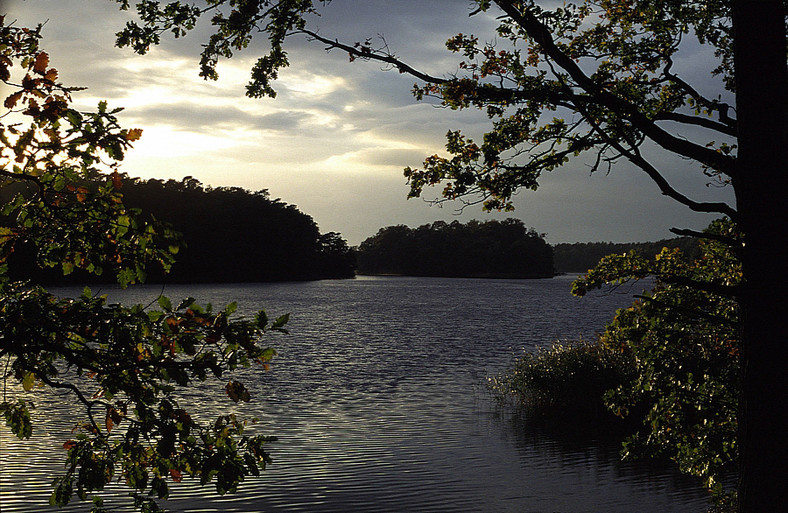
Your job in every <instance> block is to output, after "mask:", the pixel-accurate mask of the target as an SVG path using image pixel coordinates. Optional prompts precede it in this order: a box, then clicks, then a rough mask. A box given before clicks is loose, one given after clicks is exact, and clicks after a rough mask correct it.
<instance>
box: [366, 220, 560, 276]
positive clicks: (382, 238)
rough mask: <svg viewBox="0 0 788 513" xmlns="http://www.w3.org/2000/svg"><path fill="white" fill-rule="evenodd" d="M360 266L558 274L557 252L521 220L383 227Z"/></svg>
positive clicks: (392, 270)
mask: <svg viewBox="0 0 788 513" xmlns="http://www.w3.org/2000/svg"><path fill="white" fill-rule="evenodd" d="M358 266H359V272H360V273H362V274H405V275H411V276H455V277H456V276H460V277H474V276H476V277H491V276H495V277H510V278H511V277H517V278H544V277H550V276H553V253H552V249H551V248H550V246H549V245H548V244H547V243H546V242H545V241H544V238H543V235H540V234H538V233H537V232H536V231H535V230H533V229H527V228H526V227H525V225H524V224H523V222H522V221H520V220H518V219H507V220H505V221H502V222H499V221H486V222H484V223H480V222H478V221H470V222H468V223H467V224H461V223H459V222H458V221H454V222H452V223H450V224H447V223H445V222H443V221H436V222H434V223H432V224H426V225H423V226H420V227H418V228H414V229H411V228H408V227H407V226H401V225H400V226H390V227H387V228H382V229H381V230H380V231H378V233H377V234H376V235H374V236H373V237H370V238H368V239H366V240H365V241H363V242H362V243H361V245H360V246H359V248H358Z"/></svg>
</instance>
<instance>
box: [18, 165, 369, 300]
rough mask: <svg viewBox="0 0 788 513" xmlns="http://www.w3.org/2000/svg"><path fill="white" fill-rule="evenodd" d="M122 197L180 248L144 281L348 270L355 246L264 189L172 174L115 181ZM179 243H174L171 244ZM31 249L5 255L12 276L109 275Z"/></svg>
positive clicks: (66, 279)
mask: <svg viewBox="0 0 788 513" xmlns="http://www.w3.org/2000/svg"><path fill="white" fill-rule="evenodd" d="M118 187H119V192H121V193H122V195H123V203H124V205H125V206H126V207H127V208H129V209H135V210H136V209H138V210H139V211H141V212H143V213H144V216H145V217H146V218H148V219H150V220H151V221H152V222H155V223H157V224H159V225H161V226H162V234H164V233H170V234H171V235H172V237H174V239H172V240H167V238H166V236H164V235H162V236H160V238H161V239H162V240H161V243H163V244H167V245H169V246H170V247H172V248H173V251H177V253H176V254H175V255H174V256H175V263H174V264H173V265H172V269H171V270H170V272H169V273H167V274H165V273H164V272H163V271H162V270H161V269H159V268H148V269H147V274H148V276H147V282H148V283H157V282H166V283H220V282H266V281H300V280H315V279H326V278H351V277H353V276H354V273H355V257H354V254H353V251H352V249H351V248H350V247H349V246H348V244H347V242H346V241H345V240H344V239H342V237H341V236H340V235H339V234H338V233H334V232H329V233H324V234H321V233H320V230H319V228H318V226H317V224H316V223H315V221H314V220H313V219H312V217H310V216H309V215H307V214H305V213H303V212H301V211H300V210H298V208H297V207H296V206H294V205H289V204H287V203H284V202H283V201H281V200H280V199H271V198H270V196H269V194H268V192H267V191H266V190H261V191H254V192H253V191H249V190H246V189H242V188H239V187H217V188H212V187H205V186H203V184H201V183H200V182H199V181H198V180H196V179H194V178H192V177H186V178H184V179H183V180H181V181H176V180H167V181H163V180H140V179H136V178H128V177H123V179H122V180H119V181H118ZM176 248H177V249H176ZM34 255H35V250H34V248H33V247H31V246H30V245H22V246H21V247H18V248H16V251H15V252H14V254H13V255H11V258H10V259H9V267H10V271H11V276H12V277H14V278H16V279H24V278H29V277H35V278H36V281H39V282H46V283H51V284H84V283H100V282H103V281H106V280H107V279H109V278H108V277H104V276H103V275H99V276H95V275H90V274H88V273H85V272H80V271H79V270H75V271H74V272H72V273H69V274H68V275H66V276H63V270H62V269H58V268H54V269H40V268H38V267H37V266H36V265H35V257H34Z"/></svg>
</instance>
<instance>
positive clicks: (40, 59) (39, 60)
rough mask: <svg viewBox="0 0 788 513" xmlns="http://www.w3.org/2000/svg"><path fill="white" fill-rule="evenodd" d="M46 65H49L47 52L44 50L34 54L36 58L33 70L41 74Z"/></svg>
mask: <svg viewBox="0 0 788 513" xmlns="http://www.w3.org/2000/svg"><path fill="white" fill-rule="evenodd" d="M47 66H49V54H48V53H46V52H41V53H39V54H38V55H36V60H35V63H34V64H33V71H35V72H36V73H40V74H42V75H43V74H44V72H45V71H46V69H47Z"/></svg>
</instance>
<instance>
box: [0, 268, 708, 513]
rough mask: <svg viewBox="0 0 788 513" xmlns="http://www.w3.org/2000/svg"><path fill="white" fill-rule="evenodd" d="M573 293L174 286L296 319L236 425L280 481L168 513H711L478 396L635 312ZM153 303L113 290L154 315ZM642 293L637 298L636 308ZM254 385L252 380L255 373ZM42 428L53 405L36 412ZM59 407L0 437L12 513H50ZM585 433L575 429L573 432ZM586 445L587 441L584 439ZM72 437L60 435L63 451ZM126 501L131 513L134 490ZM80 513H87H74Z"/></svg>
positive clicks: (171, 504)
mask: <svg viewBox="0 0 788 513" xmlns="http://www.w3.org/2000/svg"><path fill="white" fill-rule="evenodd" d="M568 290H569V279H567V278H556V279H552V280H539V281H523V280H513V281H496V280H487V281H485V280H447V279H423V278H422V279H417V278H366V279H357V280H350V281H323V282H311V283H289V284H262V285H260V284H256V285H247V284H245V285H216V286H195V287H183V286H179V287H175V286H173V287H168V288H167V290H166V291H165V293H166V294H167V295H169V296H170V297H173V298H177V299H180V298H181V297H185V296H189V295H190V296H194V297H197V299H198V300H199V301H201V302H208V301H210V302H213V303H214V304H215V305H217V306H218V305H223V304H225V303H227V302H230V301H232V300H237V301H238V303H239V305H240V306H241V309H243V308H247V310H246V311H245V313H247V314H251V313H252V312H253V311H254V310H256V309H257V308H259V307H261V306H265V308H266V309H267V311H268V312H269V313H270V314H272V315H278V314H281V313H284V312H292V314H293V317H292V321H291V324H290V326H289V327H290V330H291V333H292V334H291V335H289V336H285V337H274V338H273V339H272V341H271V343H272V344H273V345H275V346H276V348H277V350H278V351H279V354H280V355H279V356H278V357H277V358H276V359H275V364H274V367H273V370H272V371H270V372H268V373H265V374H263V375H257V374H255V375H253V376H247V377H246V379H247V382H251V384H252V385H253V386H251V387H250V388H252V390H253V392H255V397H256V398H257V401H256V402H254V403H253V404H251V405H247V406H244V410H243V411H241V412H239V413H242V414H244V415H246V416H249V417H251V416H258V417H260V418H261V422H260V424H258V425H257V426H256V427H255V429H259V430H260V431H261V432H264V433H266V434H274V435H276V436H277V437H278V438H279V441H278V442H276V443H275V444H273V445H272V446H271V453H272V455H273V458H274V464H273V465H271V466H270V467H269V469H268V470H267V471H266V472H265V473H264V474H263V476H262V477H260V478H254V479H249V480H247V481H246V482H245V483H243V484H242V486H241V489H240V490H239V492H238V493H237V494H233V495H226V496H223V497H220V496H217V495H216V494H215V492H214V491H213V489H211V488H210V487H206V488H199V487H197V486H196V484H195V483H190V482H188V481H184V482H183V483H181V484H180V485H178V486H176V487H174V492H173V495H172V497H171V499H170V500H169V501H168V502H167V504H166V506H167V507H168V508H170V509H171V510H173V511H189V512H203V511H204V512H216V511H239V512H251V511H287V512H293V511H309V512H313V511H326V512H344V511H362V512H367V511H381V512H389V511H414V512H416V511H418V512H429V511H436V512H437V511H445V512H455V511H463V512H465V511H467V512H474V511H478V512H488V511H489V512H506V511H512V512H515V511H516V512H524V511H525V512H528V511H562V512H573V511H604V512H616V511H621V512H632V511H636V512H648V511H654V512H664V511H675V512H682V511H687V512H689V511H694V512H697V511H702V510H703V508H704V506H705V500H706V495H705V493H704V492H703V491H702V490H701V489H700V488H699V487H698V486H697V484H696V483H695V482H694V481H692V480H687V479H684V478H681V477H680V476H677V475H676V474H675V473H673V472H672V471H671V470H670V469H668V468H660V467H658V466H655V465H645V464H630V463H627V464H622V463H621V462H620V461H619V459H618V454H617V445H616V444H615V443H614V442H611V441H609V440H603V439H601V437H598V436H597V435H593V434H592V435H591V436H581V437H578V436H576V435H577V432H575V433H574V434H573V435H571V436H569V435H566V434H560V435H559V434H556V433H555V432H554V430H546V429H544V428H542V427H540V426H537V425H533V424H532V423H529V422H528V421H526V420H524V418H523V416H522V415H521V414H520V413H518V412H516V411H514V410H512V409H509V408H503V409H501V408H498V407H497V406H496V405H495V404H494V403H493V402H492V401H490V398H489V397H488V395H487V393H486V391H485V390H484V387H483V385H482V382H483V379H484V377H485V376H487V375H491V374H494V373H497V372H498V371H500V370H502V369H503V368H505V367H506V366H507V365H508V364H509V363H510V362H511V359H512V357H513V355H515V354H517V353H519V352H520V351H521V349H522V348H529V347H534V346H536V345H542V344H548V343H550V342H551V341H552V340H555V339H566V338H578V337H580V336H584V337H592V336H593V335H594V332H595V331H598V330H601V329H602V327H603V325H604V322H606V321H607V320H609V319H610V318H611V316H612V313H613V312H614V310H615V308H616V307H620V306H624V305H626V304H628V303H629V302H630V301H631V295H628V296H626V295H624V296H622V295H618V296H602V297H597V298H585V299H582V300H581V299H578V298H573V297H571V296H570V295H569V294H568ZM158 292H159V288H158V287H155V286H151V287H141V288H137V289H133V290H130V291H122V292H119V291H114V290H110V291H109V294H110V299H111V300H115V301H123V302H126V303H130V302H146V303H147V302H149V301H150V300H151V299H152V298H153V297H155V296H156V295H157V294H158ZM637 292H639V291H637ZM255 372H257V371H255ZM189 394H190V395H188V396H184V399H183V400H184V401H185V402H186V403H187V404H189V405H190V407H192V408H196V409H199V410H201V411H205V412H208V413H216V412H218V411H226V410H228V409H231V408H232V407H233V406H234V405H232V404H231V403H229V401H228V400H225V398H224V397H223V393H222V392H221V385H220V384H216V386H215V388H213V389H211V388H210V387H206V389H193V390H191V391H190V392H189ZM36 401H38V402H39V403H40V404H39V409H38V410H39V413H43V412H44V411H45V408H44V403H45V402H46V403H55V402H56V401H54V398H52V397H41V398H36ZM67 409H68V408H67V407H63V406H62V405H61V406H60V412H61V413H60V414H58V415H56V416H55V418H51V419H50V418H45V419H44V418H40V419H39V420H41V421H42V422H43V423H44V424H45V425H46V433H38V434H36V436H35V437H34V440H33V441H30V442H21V443H20V442H17V441H15V440H14V439H12V438H11V437H10V435H9V433H8V430H7V429H6V428H4V427H3V428H1V429H0V443H2V445H1V446H0V451H1V454H0V461H2V468H1V469H0V505H2V511H3V512H4V513H5V512H16V511H46V510H47V508H48V507H47V506H46V502H47V499H48V496H49V493H50V488H49V485H50V481H51V479H52V475H53V473H54V472H56V471H57V470H58V469H59V468H62V463H60V462H61V461H62V459H63V457H64V451H63V450H62V449H60V447H61V446H62V443H63V440H64V439H65V437H67V433H68V431H69V429H70V425H69V421H68V419H67V415H66V412H65V411H64V410H67ZM576 431H577V430H576ZM583 431H584V430H583V429H582V428H581V429H580V433H581V434H582V433H583ZM64 433H65V434H64ZM115 489H116V490H120V491H119V492H117V493H116V497H115V499H114V502H115V503H116V504H117V503H119V502H122V499H123V497H124V496H125V491H124V490H123V488H122V487H115ZM70 509H72V510H75V511H83V510H87V509H88V508H86V507H84V506H80V505H77V506H74V507H73V508H70Z"/></svg>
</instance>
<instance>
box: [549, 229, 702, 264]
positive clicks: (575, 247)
mask: <svg viewBox="0 0 788 513" xmlns="http://www.w3.org/2000/svg"><path fill="white" fill-rule="evenodd" d="M665 247H667V248H671V249H672V248H679V249H680V250H681V252H682V254H683V255H685V256H686V258H687V259H688V261H692V260H695V259H696V258H698V257H699V256H700V251H699V249H698V239H696V238H694V237H676V238H673V239H664V240H660V241H656V242H625V243H613V242H576V243H574V244H556V245H554V246H553V259H554V262H555V268H556V271H558V272H560V273H570V272H586V271H587V270H589V269H592V268H594V267H596V266H597V264H598V263H599V261H600V260H601V259H602V258H603V257H606V256H608V255H613V254H623V253H628V252H630V251H634V252H635V253H637V254H638V255H640V256H642V257H646V258H651V257H653V256H654V255H656V254H658V253H659V252H660V251H662V248H665Z"/></svg>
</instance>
